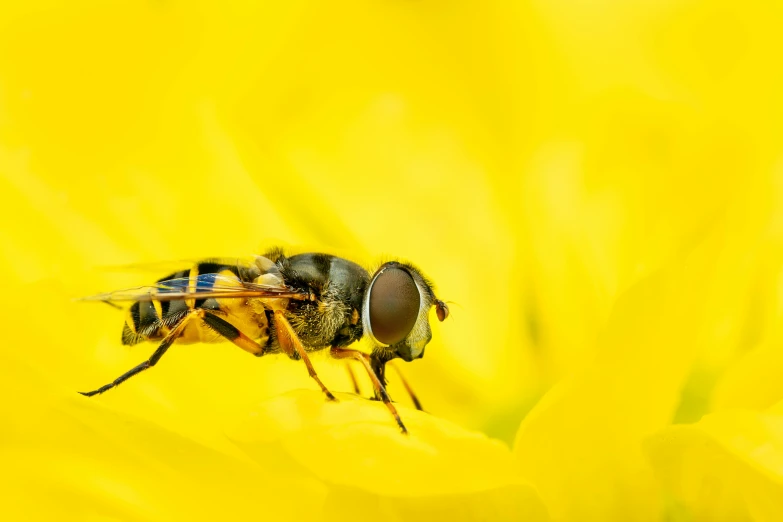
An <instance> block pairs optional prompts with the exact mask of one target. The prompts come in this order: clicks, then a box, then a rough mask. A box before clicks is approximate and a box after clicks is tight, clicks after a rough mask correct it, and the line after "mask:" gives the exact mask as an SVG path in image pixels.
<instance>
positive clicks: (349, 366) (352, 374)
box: [345, 363, 362, 395]
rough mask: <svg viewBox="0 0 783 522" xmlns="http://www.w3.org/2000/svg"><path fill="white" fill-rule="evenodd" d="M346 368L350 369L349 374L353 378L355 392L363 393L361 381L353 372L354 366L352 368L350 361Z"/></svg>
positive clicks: (357, 393)
mask: <svg viewBox="0 0 783 522" xmlns="http://www.w3.org/2000/svg"><path fill="white" fill-rule="evenodd" d="M345 369H346V370H348V376H349V377H350V378H351V383H353V391H354V393H356V395H361V394H362V390H361V389H360V388H359V381H358V380H357V379H356V374H355V373H353V368H351V365H350V363H347V364H346V365H345Z"/></svg>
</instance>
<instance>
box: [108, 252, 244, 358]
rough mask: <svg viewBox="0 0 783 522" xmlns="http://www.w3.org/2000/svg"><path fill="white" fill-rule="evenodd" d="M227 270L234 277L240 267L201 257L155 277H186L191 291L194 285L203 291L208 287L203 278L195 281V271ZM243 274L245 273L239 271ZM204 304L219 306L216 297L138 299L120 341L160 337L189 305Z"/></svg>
mask: <svg viewBox="0 0 783 522" xmlns="http://www.w3.org/2000/svg"><path fill="white" fill-rule="evenodd" d="M225 271H229V272H231V273H232V274H234V275H235V276H237V278H240V277H241V276H240V271H239V268H238V267H237V266H236V265H227V264H223V263H215V262H211V261H204V262H201V263H198V264H196V265H194V266H193V267H192V268H191V269H190V270H180V271H178V272H174V273H173V274H171V275H169V276H167V277H164V278H162V279H159V280H158V281H157V282H158V283H163V282H165V281H169V280H171V279H183V278H188V280H189V284H188V287H189V289H190V290H191V291H195V289H196V286H197V285H198V288H199V289H201V288H203V289H204V290H205V291H206V290H209V287H206V286H204V282H203V281H199V279H198V277H199V275H203V274H218V273H220V272H225ZM242 275H245V274H242ZM199 308H204V309H208V310H217V309H219V308H220V306H219V304H218V302H217V300H216V299H213V298H209V299H183V300H174V301H159V300H156V299H152V300H151V301H138V302H136V303H133V305H132V306H131V307H130V309H129V310H128V317H127V318H126V320H125V324H124V325H123V328H122V344H124V345H134V344H138V343H141V342H144V341H148V340H155V339H162V338H164V337H165V336H166V335H168V333H169V331H170V327H171V326H172V325H174V324H176V323H178V322H179V320H180V319H182V318H183V317H184V316H185V315H187V313H188V312H189V311H191V310H193V309H199Z"/></svg>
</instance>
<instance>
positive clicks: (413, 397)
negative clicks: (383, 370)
mask: <svg viewBox="0 0 783 522" xmlns="http://www.w3.org/2000/svg"><path fill="white" fill-rule="evenodd" d="M387 364H391V366H392V368H394V371H395V372H397V375H399V377H400V381H402V385H403V386H405V391H407V392H408V395H410V398H411V400H412V401H413V405H414V406H416V409H417V410H419V411H424V408H422V407H421V401H419V398H418V397H417V396H416V394H415V393H414V392H413V388H411V385H410V384H408V381H407V379H405V377H404V376H403V375H402V372H401V371H400V368H399V367H398V366H397V365H396V364H392V363H391V361H389V363H387Z"/></svg>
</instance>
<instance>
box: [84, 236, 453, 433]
mask: <svg viewBox="0 0 783 522" xmlns="http://www.w3.org/2000/svg"><path fill="white" fill-rule="evenodd" d="M86 299H87V300H94V301H103V302H107V303H109V304H114V303H116V302H131V303H132V304H131V306H130V309H129V310H128V316H127V318H126V320H125V325H124V327H123V331H122V343H123V344H125V345H134V344H138V343H140V342H143V341H158V342H159V345H158V348H157V349H156V350H155V352H154V353H153V354H152V356H150V358H149V359H147V360H146V361H144V362H142V363H141V364H139V365H137V366H135V367H134V368H131V369H130V370H129V371H127V372H125V373H124V374H122V375H121V376H119V377H118V378H117V379H115V380H114V381H112V382H110V383H108V384H106V385H104V386H101V387H100V388H98V389H96V390H93V391H90V392H80V393H82V395H86V396H88V397H91V396H93V395H97V394H100V393H103V392H105V391H107V390H109V389H111V388H114V387H115V386H118V385H119V384H121V383H123V382H124V381H126V380H128V379H130V378H131V377H133V376H134V375H136V374H138V373H141V372H142V371H144V370H147V369H149V368H151V367H153V366H155V364H156V363H157V362H158V361H159V360H160V358H161V357H163V355H164V354H165V353H166V351H167V350H168V349H169V348H170V347H171V345H172V344H174V343H193V342H220V341H230V342H232V343H234V344H235V345H237V346H238V347H239V348H242V349H243V350H245V351H247V352H249V353H251V354H253V355H255V356H258V357H260V356H262V355H266V354H274V353H281V352H282V353H284V354H286V355H288V356H289V357H290V358H292V359H295V360H302V361H303V362H304V364H305V365H306V366H307V371H308V372H309V374H310V377H312V378H313V379H314V380H315V381H316V383H318V385H319V386H320V388H321V390H322V391H323V392H324V394H326V397H327V398H328V399H330V400H334V395H332V393H331V392H330V391H329V390H328V389H327V388H326V386H325V385H324V384H323V383H322V382H321V380H320V379H319V378H318V375H317V374H316V372H315V369H314V368H313V365H312V363H311V362H310V358H309V356H308V353H309V352H313V351H317V350H323V349H326V348H329V350H330V354H331V355H332V356H333V357H335V358H338V359H355V360H357V361H359V362H360V363H361V364H362V365H363V367H364V368H365V369H366V371H367V373H368V375H369V376H370V379H371V380H372V383H373V387H374V389H375V393H376V397H377V398H378V399H380V400H382V401H383V402H384V404H386V407H387V408H388V409H389V411H390V412H391V414H392V415H393V416H394V418H395V420H396V421H397V424H398V425H399V427H400V429H401V430H402V432H403V433H406V432H407V430H406V428H405V425H404V424H403V422H402V420H401V419H400V416H399V414H398V413H397V410H396V408H395V407H394V405H393V404H392V402H391V400H390V399H389V394H388V393H387V392H386V388H385V382H386V381H385V367H386V363H388V362H389V361H391V360H392V359H396V358H401V359H403V360H405V361H412V360H414V359H418V358H420V357H422V356H423V355H424V348H425V347H426V345H427V343H428V342H429V341H430V339H431V338H432V334H431V331H430V324H429V311H430V309H431V308H432V307H433V306H434V307H435V311H436V315H437V317H438V319H439V320H440V321H443V320H445V319H446V317H448V315H449V309H448V306H447V305H446V304H445V303H444V302H443V301H441V300H440V299H437V298H436V297H435V293H434V291H433V286H432V284H431V283H430V282H429V281H428V280H427V279H426V278H425V277H424V276H423V275H422V273H421V272H420V271H419V270H418V269H417V268H415V267H414V266H412V265H410V264H408V263H402V262H397V261H391V262H387V263H384V264H383V265H381V267H380V268H378V270H376V271H375V273H374V274H373V275H370V273H369V272H368V271H367V270H365V269H364V268H362V267H361V266H359V265H358V264H356V263H354V262H352V261H349V260H347V259H343V258H340V257H336V256H333V255H329V254H318V253H308V254H298V255H294V256H291V257H287V256H286V255H285V254H284V253H283V251H282V250H280V249H274V250H272V251H270V252H267V253H266V254H264V255H263V256H256V257H254V258H253V259H252V261H237V262H234V261H221V260H217V259H211V260H205V261H201V262H199V263H197V264H195V265H194V266H193V267H191V268H190V269H189V270H183V271H180V272H176V273H173V274H171V275H169V276H168V277H165V278H163V279H160V280H158V281H157V283H156V284H154V285H151V286H142V287H139V288H133V289H129V290H120V291H116V292H109V293H105V294H99V295H96V296H92V297H88V298H86ZM363 337H366V338H368V339H369V341H370V343H371V344H372V346H373V349H372V352H371V354H370V355H367V354H365V353H364V352H361V351H359V350H355V349H351V348H349V346H350V345H351V344H352V343H353V342H354V341H357V340H359V339H361V338H363ZM354 382H355V381H354ZM405 385H406V388H407V389H408V390H409V392H410V389H409V387H408V386H407V383H405ZM411 395H412V393H411ZM412 396H413V395H412ZM413 398H414V402H416V404H417V406H418V401H417V400H416V399H415V396H413Z"/></svg>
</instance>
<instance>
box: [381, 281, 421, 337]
mask: <svg viewBox="0 0 783 522" xmlns="http://www.w3.org/2000/svg"><path fill="white" fill-rule="evenodd" d="M420 301H421V297H420V296H419V289H418V288H417V287H416V283H415V282H414V281H413V277H411V275H410V274H409V273H408V272H406V271H405V270H402V269H400V268H387V269H385V270H384V271H383V272H381V273H380V274H379V275H378V276H377V277H376V278H375V281H373V283H372V288H371V289H370V328H371V329H372V334H373V335H374V336H375V338H376V339H378V340H379V341H380V342H382V343H383V344H394V343H398V342H400V341H402V340H403V339H405V338H406V337H407V336H408V334H409V333H410V331H411V330H412V329H413V325H414V324H416V318H417V317H418V316H419V304H420Z"/></svg>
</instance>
